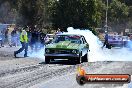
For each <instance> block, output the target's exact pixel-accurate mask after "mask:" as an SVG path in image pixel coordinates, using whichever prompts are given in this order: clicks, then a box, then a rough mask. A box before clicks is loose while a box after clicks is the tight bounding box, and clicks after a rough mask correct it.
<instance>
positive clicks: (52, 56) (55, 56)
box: [45, 54, 79, 59]
mask: <svg viewBox="0 0 132 88" xmlns="http://www.w3.org/2000/svg"><path fill="white" fill-rule="evenodd" d="M45 57H47V58H50V59H70V58H78V57H79V54H45Z"/></svg>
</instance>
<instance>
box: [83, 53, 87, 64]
mask: <svg viewBox="0 0 132 88" xmlns="http://www.w3.org/2000/svg"><path fill="white" fill-rule="evenodd" d="M83 62H88V53H87V54H85V55H84V57H83Z"/></svg>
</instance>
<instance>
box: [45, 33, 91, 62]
mask: <svg viewBox="0 0 132 88" xmlns="http://www.w3.org/2000/svg"><path fill="white" fill-rule="evenodd" d="M88 51H89V44H88V43H87V42H86V40H85V37H84V36H82V35H75V34H58V35H56V36H55V37H54V39H53V41H52V42H51V43H50V44H48V45H46V47H45V63H47V64H48V63H49V62H50V61H51V60H55V59H67V60H69V61H70V62H72V63H77V64H80V63H82V62H87V61H88Z"/></svg>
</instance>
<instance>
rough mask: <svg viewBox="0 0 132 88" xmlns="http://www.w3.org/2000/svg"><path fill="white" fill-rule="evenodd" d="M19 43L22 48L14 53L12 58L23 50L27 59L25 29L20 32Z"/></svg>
mask: <svg viewBox="0 0 132 88" xmlns="http://www.w3.org/2000/svg"><path fill="white" fill-rule="evenodd" d="M20 42H21V44H22V47H21V48H20V49H19V50H17V51H14V56H15V57H16V54H18V53H20V52H22V51H23V50H25V54H24V57H28V56H27V50H28V35H27V32H26V30H25V29H23V30H22V32H21V34H20Z"/></svg>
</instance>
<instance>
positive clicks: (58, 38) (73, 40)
mask: <svg viewBox="0 0 132 88" xmlns="http://www.w3.org/2000/svg"><path fill="white" fill-rule="evenodd" d="M80 38H81V37H80V36H78V35H57V36H55V38H54V40H53V43H58V42H60V41H70V42H71V43H76V44H81V39H80Z"/></svg>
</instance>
